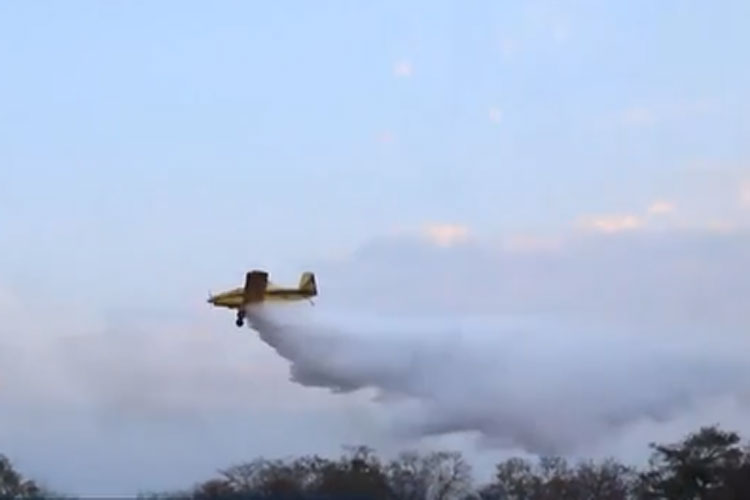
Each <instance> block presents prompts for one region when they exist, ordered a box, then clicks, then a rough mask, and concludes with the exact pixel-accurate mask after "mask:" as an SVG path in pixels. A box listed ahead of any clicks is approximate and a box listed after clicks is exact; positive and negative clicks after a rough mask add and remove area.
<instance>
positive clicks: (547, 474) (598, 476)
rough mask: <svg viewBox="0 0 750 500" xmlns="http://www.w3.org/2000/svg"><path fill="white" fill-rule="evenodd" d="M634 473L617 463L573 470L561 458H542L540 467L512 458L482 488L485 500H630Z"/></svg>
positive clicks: (481, 493) (481, 496)
mask: <svg viewBox="0 0 750 500" xmlns="http://www.w3.org/2000/svg"><path fill="white" fill-rule="evenodd" d="M632 480H633V473H632V471H631V470H630V469H629V468H627V467H625V466H624V465H622V464H619V463H618V462H616V461H614V460H605V461H604V462H601V463H598V464H597V463H594V462H590V461H589V462H582V463H580V464H578V465H577V466H576V467H571V466H570V465H569V464H568V463H567V461H566V460H564V459H562V458H559V457H542V458H540V459H539V462H538V464H537V465H536V467H535V466H534V465H533V464H532V463H531V462H530V461H528V460H524V459H522V458H511V459H508V460H506V461H504V462H501V463H500V464H498V465H497V467H496V472H495V479H494V481H493V482H492V483H490V484H488V485H486V486H485V487H484V488H482V489H480V491H479V496H480V498H481V499H482V500H553V499H554V500H626V499H627V498H628V495H629V492H630V490H631V484H632Z"/></svg>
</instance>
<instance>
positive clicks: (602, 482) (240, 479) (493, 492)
mask: <svg viewBox="0 0 750 500" xmlns="http://www.w3.org/2000/svg"><path fill="white" fill-rule="evenodd" d="M651 449H652V456H651V459H650V461H649V464H648V466H647V467H646V468H644V469H643V470H635V469H633V468H630V467H626V466H624V465H623V464H621V463H618V462H617V461H615V460H612V459H610V460H603V461H600V462H593V461H584V462H579V463H576V464H570V463H568V462H567V461H566V460H565V459H563V458H560V457H541V458H540V459H539V460H537V461H536V462H531V461H528V460H524V459H520V458H511V459H509V460H506V461H504V462H501V463H499V464H497V466H496V469H495V475H494V477H493V479H492V480H491V481H490V482H489V483H488V484H484V485H480V486H479V487H476V486H475V485H474V484H472V470H471V467H470V466H469V464H468V463H466V461H465V460H464V459H463V457H462V456H461V454H460V453H456V452H434V453H430V454H427V455H422V454H419V453H416V452H406V453H402V454H401V455H400V456H398V457H397V458H396V459H393V460H390V461H387V462H383V461H381V460H380V459H379V458H378V457H377V456H376V455H375V453H374V452H373V450H371V449H369V448H367V447H364V446H360V447H355V448H352V449H349V450H348V451H347V453H345V454H343V455H342V456H341V457H340V458H339V459H337V460H332V459H327V458H321V457H318V456H307V457H300V458H296V459H293V460H286V461H285V460H267V459H263V458H257V459H255V460H251V461H249V462H245V463H239V464H235V465H232V466H231V467H229V468H227V469H223V470H220V471H218V473H217V476H216V477H214V478H210V479H208V480H206V481H204V482H202V483H199V484H197V485H195V486H194V487H192V488H191V489H189V490H187V491H183V492H172V493H164V494H143V495H140V496H139V497H140V498H142V499H144V500H145V499H152V500H157V499H164V500H166V499H175V500H176V499H185V500H213V499H216V500H218V499H248V500H249V499H256V500H270V499H288V500H293V499H294V500H303V499H304V500H313V499H318V500H325V499H332V498H347V499H372V500H381V499H382V500H391V499H403V500H553V499H554V500H647V499H648V500H651V499H669V500H672V499H674V500H697V499H700V500H739V499H750V448H748V447H744V448H743V446H742V443H741V440H740V437H739V435H738V434H736V433H734V432H728V431H724V430H721V429H720V428H719V427H718V426H713V427H704V428H701V429H700V430H698V431H697V432H695V433H693V434H690V435H688V436H686V437H685V438H684V439H683V440H682V441H680V442H678V443H672V444H651ZM52 497H56V498H57V497H59V495H51V494H49V493H45V492H44V491H42V488H40V487H39V486H38V485H37V484H36V483H34V482H33V481H31V480H26V479H24V478H23V477H22V476H21V475H20V474H19V473H18V472H16V471H15V470H14V469H13V467H12V465H11V463H10V461H9V460H8V459H7V458H5V457H4V456H2V455H0V498H23V499H28V498H52Z"/></svg>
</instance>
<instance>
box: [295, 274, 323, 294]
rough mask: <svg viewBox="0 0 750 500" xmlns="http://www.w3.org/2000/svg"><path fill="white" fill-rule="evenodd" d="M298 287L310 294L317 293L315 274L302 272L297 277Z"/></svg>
mask: <svg viewBox="0 0 750 500" xmlns="http://www.w3.org/2000/svg"><path fill="white" fill-rule="evenodd" d="M299 289H300V290H302V291H305V292H309V293H311V294H312V295H317V294H318V285H317V284H316V283H315V274H314V273H311V272H304V273H302V276H301V277H300V279H299Z"/></svg>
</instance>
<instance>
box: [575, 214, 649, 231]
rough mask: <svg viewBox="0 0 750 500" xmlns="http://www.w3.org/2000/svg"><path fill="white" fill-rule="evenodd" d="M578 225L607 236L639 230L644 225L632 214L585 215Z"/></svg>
mask: <svg viewBox="0 0 750 500" xmlns="http://www.w3.org/2000/svg"><path fill="white" fill-rule="evenodd" d="M578 223H579V225H580V226H581V227H583V228H586V229H591V230H595V231H599V232H602V233H608V234H612V233H619V232H622V231H631V230H634V229H639V228H641V227H643V224H644V223H643V220H642V219H641V218H640V217H638V216H637V215H632V214H613V215H585V216H582V217H581V218H580V219H579V222H578Z"/></svg>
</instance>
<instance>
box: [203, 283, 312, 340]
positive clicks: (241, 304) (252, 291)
mask: <svg viewBox="0 0 750 500" xmlns="http://www.w3.org/2000/svg"><path fill="white" fill-rule="evenodd" d="M316 295H318V286H317V284H316V283H315V274H314V273H311V272H304V273H302V276H301V277H300V280H299V286H298V287H297V288H286V287H280V286H277V285H274V284H273V283H271V282H270V281H268V273H267V272H265V271H259V270H257V269H256V270H253V271H250V272H248V273H247V274H246V275H245V286H244V287H241V288H234V289H232V290H227V291H226V292H222V293H218V294H216V295H210V294H209V297H208V303H209V304H213V305H214V306H216V307H226V308H227V309H237V321H236V322H235V324H236V325H237V326H242V325H243V324H244V321H245V307H247V306H248V305H250V304H254V303H258V302H268V301H292V300H310V299H311V298H312V297H315V296H316ZM310 302H312V300H310Z"/></svg>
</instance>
